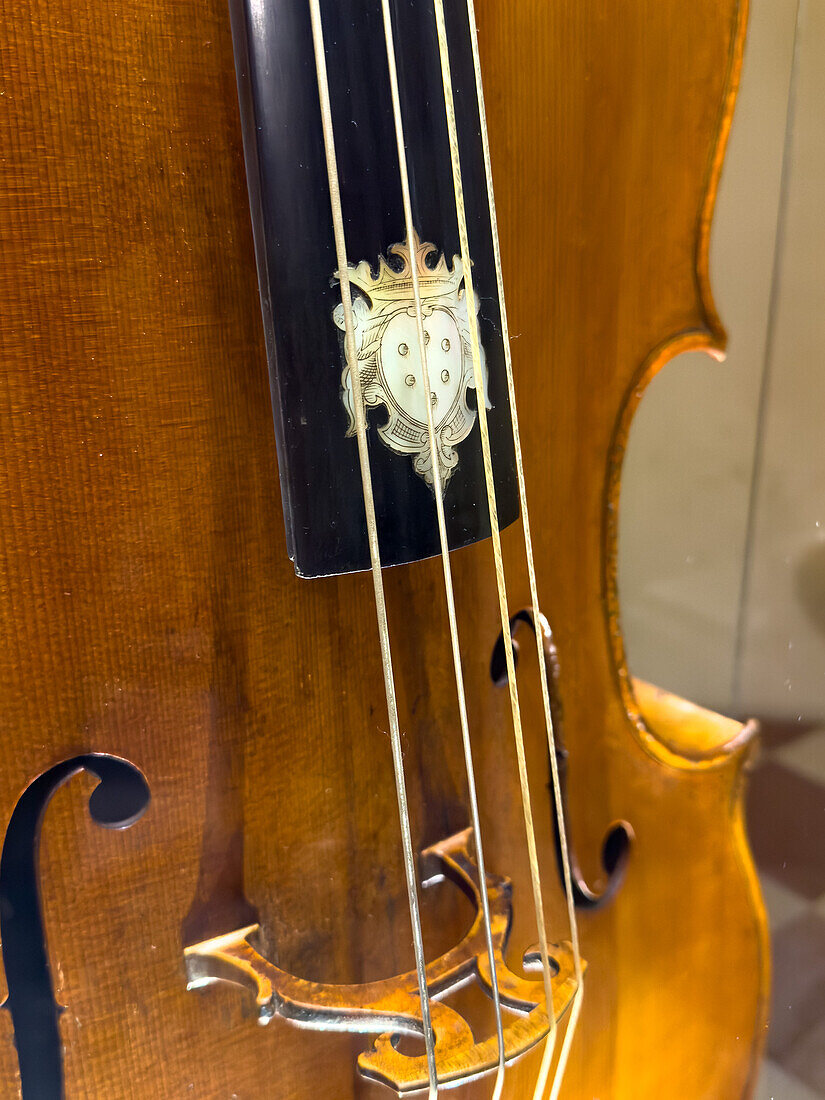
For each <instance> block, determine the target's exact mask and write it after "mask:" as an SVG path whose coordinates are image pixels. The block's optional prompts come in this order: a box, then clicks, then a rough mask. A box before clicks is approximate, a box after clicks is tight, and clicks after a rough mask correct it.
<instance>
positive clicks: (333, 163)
mask: <svg viewBox="0 0 825 1100" xmlns="http://www.w3.org/2000/svg"><path fill="white" fill-rule="evenodd" d="M309 10H310V18H311V23H312V39H313V47H314V51H315V68H316V71H317V77H318V97H319V101H320V107H321V121H322V125H323V131H324V150H325V154H326V162H327V176H328V179H329V192H330V205H331V207H332V223H333V231H334V235H335V251H336V256H337V262H338V278H339V280H340V287H341V303H342V305H343V310H344V330H345V335H344V347H345V352H346V358H347V363H348V365H349V369H350V375H351V377H352V388H353V398H354V400H353V405H354V408H355V427H356V435H357V440H358V461H359V464H360V467H361V482H362V488H363V493H364V511H365V513H366V522H367V538H368V542H369V552H370V563H371V566H372V580H373V588H374V590H375V611H376V618H377V620H378V635H379V641H380V647H381V665H382V669H383V673H384V690H385V694H386V697H387V713H388V716H389V726H390V744H391V746H392V761H393V770H394V774H395V790H396V796H397V800H398V817H399V823H400V826H401V843H402V847H403V854H404V872H405V875H406V880H407V894H408V898H409V908H410V923H411V925H412V937H413V947H414V951H415V968H416V973H417V976H418V991H419V995H420V999H421V1022H422V1027H423V1031H424V1045H425V1048H426V1057H427V1078H428V1084H429V1097H430V1098H431V1100H432V1098H435V1097H437V1095H438V1077H437V1072H436V1064H435V1041H434V1036H433V1027H432V1017H431V1013H430V996H429V991H428V989H427V973H426V960H425V958H424V938H423V935H422V931H421V913H420V909H419V903H418V886H417V877H416V863H415V852H414V849H413V842H412V833H411V830H410V813H409V807H408V805H407V785H406V780H405V776H404V759H403V750H402V746H401V730H400V727H399V723H398V703H397V700H396V695H395V679H394V675H393V667H392V654H391V652H390V632H389V625H388V623H387V607H386V599H385V595H384V580H383V576H382V573H381V555H380V550H379V546H378V528H377V524H376V518H375V503H374V500H373V492H372V474H371V472H370V463H369V451H368V447H367V428H366V416H365V413H364V402H363V398H362V392H361V378H360V368H359V365H358V356H357V353H356V349H355V325H354V318H353V313H352V291H351V288H350V281H349V265H348V262H347V249H346V234H345V231H344V215H343V210H342V207H341V188H340V183H339V177H338V160H337V157H336V153H335V133H334V130H333V124H332V111H331V108H330V98H329V82H328V78H327V65H326V54H325V50H324V32H323V26H322V22H321V10H320V0H309Z"/></svg>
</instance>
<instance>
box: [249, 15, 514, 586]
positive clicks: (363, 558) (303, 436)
mask: <svg viewBox="0 0 825 1100" xmlns="http://www.w3.org/2000/svg"><path fill="white" fill-rule="evenodd" d="M321 6H322V14H323V24H324V36H325V42H326V51H327V70H328V78H329V84H330V93H331V101H332V110H333V123H334V128H335V138H336V151H337V156H338V166H339V176H340V187H341V196H342V206H343V213H344V220H345V226H346V238H347V241H346V243H347V254H348V260H349V263H350V264H356V263H359V262H360V261H368V262H369V264H370V265H372V266H373V267H374V268H377V265H378V258H379V256H382V255H384V256H386V255H387V251H388V248H389V247H390V246H391V245H393V244H395V243H396V242H403V241H404V240H405V237H406V233H405V224H404V213H403V207H402V198H401V186H400V181H399V169H398V159H397V154H396V141H395V131H394V123H393V114H392V104H391V98H390V87H389V76H388V71H387V57H386V45H385V38H384V27H383V21H382V15H381V7H380V2H379V0H322V5H321ZM445 6H446V15H447V23H448V36H449V46H450V59H451V65H452V74H453V81H454V95H455V105H456V113H457V125H458V132H459V142H460V152H461V163H462V172H463V181H464V191H465V205H466V212H467V221H468V229H469V239H470V255H471V259H472V262H473V280H474V283H475V290H476V293H477V295H478V297H479V299H480V304H479V310H478V319H479V332H480V337H481V343H482V345H483V348H484V352H485V355H486V364H487V371H488V396H489V400H490V402H491V405H492V407H491V408H490V409H489V410H488V422H489V428H490V438H491V446H492V457H493V466H494V472H495V481H496V491H497V501H498V509H499V521H500V525H501V526H502V527H504V526H506V525H507V524H510V523H512V522H513V521H514V520H515V519H516V518H517V516H518V493H517V482H516V475H515V463H514V454H513V437H512V427H511V421H510V409H509V403H508V398H507V382H506V374H505V366H504V353H503V352H504V349H503V344H502V338H501V322H500V309H499V302H498V295H497V290H496V273H495V267H494V260H493V247H492V240H491V235H490V218H489V211H488V205H487V192H486V183H485V176H484V162H483V150H482V145H481V139H480V134H479V115H478V106H477V100H476V91H475V77H474V73H473V61H472V52H471V45H470V38H469V28H468V22H467V11H466V7H465V6H464V3H463V0H455V2H453V0H450V2H448V3H447V4H446V5H445ZM392 9H393V20H394V29H395V41H396V52H397V65H398V73H399V83H400V96H401V108H402V115H403V119H404V126H405V135H406V140H407V146H408V163H409V174H410V184H411V192H412V204H413V218H414V222H415V228H416V230H417V232H418V234H419V236H420V238H421V240H422V241H427V242H430V243H431V244H432V245H433V246H434V247H435V249H436V250H437V252H439V253H443V254H444V256H445V257H446V260H447V262H448V264H452V262H453V257H454V256H455V255H457V254H459V253H460V247H459V238H458V227H457V217H456V210H455V198H454V192H453V181H452V172H451V164H450V151H449V144H448V137H447V126H446V119H445V108H444V93H443V86H442V78H441V69H440V61H439V53H438V43H437V39H436V33H435V19H434V13H433V9H432V4H431V3H430V2H429V0H394V2H393V3H392ZM232 24H233V36H234V41H235V55H236V65H237V70H238V86H239V92H240V102H241V116H242V123H243V131H244V149H245V155H246V162H247V178H248V183H249V191H250V206H251V211H252V221H253V229H254V235H255V246H256V254H257V261H258V273H259V282H260V289H261V304H262V310H263V319H264V327H265V335H266V347H267V355H268V360H269V370H270V379H271V388H272V404H273V412H274V419H275V431H276V440H277V447H278V458H279V466H280V477H281V490H282V495H283V504H284V515H285V522H286V529H287V543H288V548H289V554H290V557H291V558H292V560H293V561H294V564H295V569H296V572H297V573H298V574H299V575H301V576H305V577H315V576H324V575H328V574H333V573H343V572H350V571H353V570H359V569H366V568H369V564H370V559H369V552H368V546H367V536H366V521H365V514H364V505H363V497H362V485H361V473H360V469H359V464H358V455H357V443H356V440H355V438H354V437H352V436H351V435H349V436H348V435H347V429H348V424H349V420H348V414H347V411H346V408H345V405H344V402H343V401H342V370H343V366H344V363H343V355H342V347H341V332H340V329H339V328H338V327H336V325H335V324H334V322H333V311H334V309H335V307H336V305H337V304H338V303H339V302H340V300H341V298H340V290H339V288H338V286H337V284H336V283H335V280H334V274H335V271H336V268H337V263H336V255H335V246H334V240H333V229H332V218H331V213H330V198H329V186H328V182H327V167H326V161H325V157H324V142H323V133H322V127H321V114H320V108H319V100H318V88H317V82H316V69H315V60H314V54H313V42H312V33H311V26H310V17H309V5H308V2H307V0H232ZM429 361H430V356H429V354H428V365H429ZM466 401H467V404H468V406H469V407H470V409H471V411H472V412H474V410H475V403H476V401H477V395H476V392H475V390H474V389H468V390H467V394H466ZM387 419H388V413H387V409H386V407H385V406H384V405H377V406H376V407H374V408H371V409H369V410H368V440H369V450H370V465H371V471H372V479H373V489H374V496H375V506H376V514H377V521H378V530H379V542H380V549H381V556H382V562H383V564H385V565H396V564H401V563H404V562H410V561H415V560H418V559H420V558H425V557H429V556H431V555H433V554H436V553H438V552H439V540H438V528H437V523H436V511H435V502H434V496H433V490H432V488H431V487H430V486H429V485H428V484H426V482H425V480H424V479H423V478H422V477H421V476H420V475H419V473H416V471H415V469H414V468H413V462H412V461H411V458H410V456H409V455H407V454H400V453H396V452H395V451H394V450H393V449H392V447H390V446H387V445H385V443H384V442H383V441H382V439H381V438H380V436H379V434H378V429H379V427H380V426H381V425H383V424H384V423H386V422H387ZM456 451H457V454H458V462H457V464H456V466H455V469H454V471H453V472H452V475H451V476H450V477H449V480H448V483H447V485H446V489H445V493H444V506H445V513H446V520H447V528H448V536H449V544H450V548H451V549H452V548H457V547H461V546H466V545H468V544H470V543H473V542H476V541H478V540H480V539H483V538H486V537H488V536H489V534H490V523H489V510H488V504H487V496H486V491H485V484H484V474H483V466H482V453H481V441H480V435H479V428H478V422H477V418H475V423H474V425H473V427H472V429H471V430H470V432H469V434H468V435H467V437H466V438H465V439H464V440H463V442H462V443H461V444H460V445H458V446H457V447H456Z"/></svg>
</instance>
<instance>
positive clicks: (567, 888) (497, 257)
mask: <svg viewBox="0 0 825 1100" xmlns="http://www.w3.org/2000/svg"><path fill="white" fill-rule="evenodd" d="M467 17H468V21H469V24H470V41H471V44H472V51H473V69H474V71H475V81H476V97H477V100H478V114H479V123H480V129H481V145H482V149H483V152H484V175H485V179H486V184H487V205H488V208H489V212H490V230H491V236H492V240H493V258H494V261H495V268H496V283H497V287H498V299H499V304H500V308H501V335H502V340H503V342H504V364H505V369H506V372H507V394H508V397H509V399H510V412H511V418H512V424H513V443H514V449H515V454H516V474H517V477H518V490H519V502H520V505H521V514H522V525H523V528H524V549H525V555H526V558H527V572H528V576H529V581H530V600H531V603H532V605H533V622H534V623H535V627H536V629H535V637H536V653H537V656H538V662H539V673H540V680H541V692H542V703H543V705H544V724H545V729H546V731H547V745H548V748H549V750H550V770H551V774H552V780H553V800H554V802H555V806H556V820H557V821H558V823H559V846H560V848H561V858H562V873H563V877H564V892H565V896H566V900H567V916H568V920H569V922H570V938H571V940H572V945H573V957H574V966H575V974H576V992H575V995H574V1000H573V1005H572V1007H571V1012H570V1020H569V1022H568V1025H567V1031H566V1033H565V1036H564V1042H563V1043H562V1047H561V1051H560V1053H559V1060H558V1064H557V1066H556V1072H555V1074H554V1076H553V1087H552V1091H551V1094H550V1096H551V1100H556V1097H557V1096H558V1093H559V1089H560V1088H561V1082H562V1079H563V1077H564V1072H565V1069H566V1067H567V1059H568V1057H569V1054H570V1047H571V1045H572V1042H573V1036H574V1035H575V1031H576V1024H577V1023H578V1019H579V1013H580V1012H581V1004H582V1000H583V997H584V973H583V970H582V960H581V949H580V944H579V928H578V921H577V919H576V906H575V900H574V897H573V882H572V875H571V871H570V853H569V848H568V843H567V825H566V822H565V819H564V804H563V801H562V795H561V783H560V780H559V765H558V758H557V756H556V738H555V732H554V729H553V715H552V712H551V710H550V693H549V687H548V680H547V667H546V659H545V655H544V645H543V637H542V636H543V634H544V633H545V627H544V622H545V620H544V617H543V616H542V615H541V613H540V611H539V599H538V585H537V581H536V565H535V558H534V555H533V539H532V535H531V532H530V515H529V511H528V508H527V489H526V485H525V480H524V463H523V460H522V450H521V437H520V435H519V424H518V413H517V410H516V393H515V384H514V381H513V360H512V355H511V352H510V331H509V327H508V324H507V309H506V306H505V302H504V273H503V269H502V266H501V248H500V244H499V233H498V217H497V215H496V200H495V194H494V190H493V169H492V164H491V161H490V138H489V134H488V130H487V111H486V107H485V102H484V87H483V83H482V79H481V57H480V54H479V49H478V31H477V29H476V14H475V3H474V0H467Z"/></svg>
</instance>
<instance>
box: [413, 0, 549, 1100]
mask: <svg viewBox="0 0 825 1100" xmlns="http://www.w3.org/2000/svg"><path fill="white" fill-rule="evenodd" d="M433 2H434V8H435V22H436V33H437V36H438V50H439V54H440V58H441V79H442V84H443V88H444V104H445V108H446V114H447V131H448V137H449V143H450V160H451V162H452V171H453V191H454V195H455V207H456V217H457V219H458V235H459V241H460V244H461V261H462V264H463V266H464V287H465V292H466V294H467V303H468V305H467V316H468V318H469V321H470V342H471V345H472V355H473V372H474V375H475V384H476V393H477V395H478V400H477V405H478V424H479V432H480V435H481V451H482V457H483V460H484V479H485V484H486V489H487V505H488V508H489V513H490V533H491V536H492V542H493V558H494V561H495V571H496V587H497V589H498V601H499V613H500V617H501V637H502V642H503V645H504V656H505V660H506V664H507V686H508V688H509V693H510V710H511V713H512V718H513V734H514V738H515V746H516V756H517V758H518V772H519V785H520V788H521V803H522V815H523V818H524V830H525V834H526V837H527V852H528V856H529V861H530V879H531V883H532V888H533V903H534V906H535V911H536V923H537V928H538V937H539V950H540V952H541V961H542V971H543V974H544V989H545V995H546V998H547V1017H548V1023H549V1028H550V1029H549V1033H548V1038H547V1043H546V1046H545V1055H544V1059H543V1061H542V1070H541V1073H540V1075H539V1082H538V1084H537V1086H536V1091H535V1096H536V1097H540V1096H541V1095H542V1093H543V1090H544V1082H545V1081H546V1078H547V1074H548V1072H549V1065H550V1058H551V1057H552V1052H553V1046H554V1043H555V1036H556V1013H555V1009H554V1004H553V981H552V976H551V972H550V960H549V958H548V954H547V932H546V928H545V923H544V901H543V898H542V892H541V873H540V871H539V860H538V851H537V847H536V830H535V824H534V821H533V807H532V800H531V796H530V785H529V780H528V775H527V754H526V751H525V748H524V733H523V731H522V724H521V708H520V706H519V698H518V686H517V684H516V668H515V656H514V652H513V638H512V634H511V631H510V614H509V610H508V604H507V587H506V584H505V579H504V562H503V558H502V552H501V531H500V528H499V523H498V507H497V503H496V489H495V482H494V481H493V465H492V455H491V448H490V433H489V428H488V425H487V408H486V403H485V389H484V377H483V374H482V370H481V352H480V346H479V334H478V318H477V317H476V311H475V291H474V289H473V277H472V272H471V269H470V246H469V238H468V233H467V214H466V210H465V207H464V188H463V185H462V178H461V158H460V154H459V149H458V132H457V126H456V118H455V104H454V101H453V82H452V73H451V71H450V57H449V48H448V45H447V29H446V26H445V21H444V4H443V0H433ZM511 413H512V409H511Z"/></svg>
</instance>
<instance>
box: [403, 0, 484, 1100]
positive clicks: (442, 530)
mask: <svg viewBox="0 0 825 1100" xmlns="http://www.w3.org/2000/svg"><path fill="white" fill-rule="evenodd" d="M381 5H382V10H383V15H384V36H385V38H386V43H387V65H388V68H389V76H390V93H391V96H392V109H393V115H394V119H395V137H396V144H397V147H398V167H399V174H400V178H401V195H402V199H403V203H404V221H405V226H406V233H407V248H408V249H409V254H410V270H411V273H412V288H413V298H414V300H415V321H416V329H417V335H418V351H419V356H420V359H421V373H422V377H423V382H424V395H425V402H424V404H425V407H426V409H427V435H428V437H429V443H430V459H431V461H432V466H433V491H434V493H435V508H436V515H437V518H438V534H439V539H440V543H441V563H442V567H443V572H444V590H445V593H446V599H447V617H448V619H449V624H450V641H451V644H452V654H453V668H454V670H455V683H456V694H457V697H458V713H459V720H460V725H461V737H462V742H463V747H464V764H465V768H466V771H467V784H468V788H469V796H470V816H471V820H472V825H473V832H474V834H475V842H476V859H477V863H478V876H479V882H480V885H481V906H482V910H483V915H484V934H485V940H486V946H487V956H488V960H489V964H490V978H491V983H492V986H491V989H492V996H493V1006H494V1009H495V1021H496V1037H497V1041H498V1072H497V1074H496V1083H495V1088H494V1091H493V1100H499V1097H500V1096H501V1092H502V1089H503V1087H504V1072H505V1061H504V1056H505V1049H504V1025H503V1022H502V1016H501V999H500V996H499V991H498V980H497V976H496V959H495V949H494V947H493V933H492V929H491V926H490V902H489V898H488V896H487V888H486V883H487V874H486V871H485V866H484V849H483V846H482V843H481V822H480V820H479V813H478V793H477V790H476V781H475V769H474V766H473V751H472V746H471V743H470V729H469V721H468V718H467V698H466V694H465V690H464V672H463V668H462V662H461V649H460V645H459V637H458V622H457V619H456V610H455V595H454V592H453V575H452V569H451V566H450V547H449V542H448V537H447V523H446V519H445V517H444V500H443V488H442V481H441V464H440V460H439V455H438V443H437V440H436V434H435V424H434V422H433V406H432V401H431V400H430V394H431V392H432V391H431V390H430V375H429V370H428V367H427V350H426V340H425V336H424V315H423V311H422V307H421V289H420V286H419V280H418V257H417V256H416V255H415V238H414V230H413V216H412V202H411V200H410V181H409V174H408V169H407V153H406V142H405V140H404V123H403V118H402V115H401V102H400V98H399V94H398V71H397V67H396V61H395V45H394V40H393V30H392V17H391V15H390V6H389V0H381Z"/></svg>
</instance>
